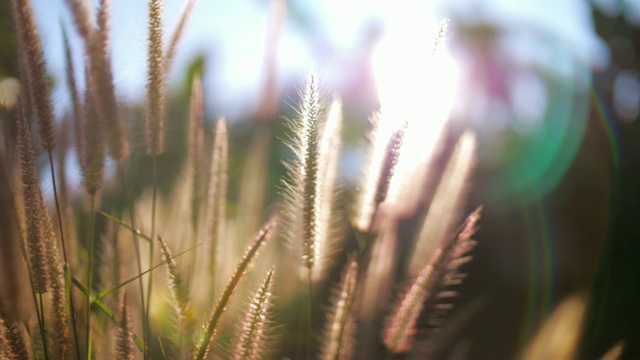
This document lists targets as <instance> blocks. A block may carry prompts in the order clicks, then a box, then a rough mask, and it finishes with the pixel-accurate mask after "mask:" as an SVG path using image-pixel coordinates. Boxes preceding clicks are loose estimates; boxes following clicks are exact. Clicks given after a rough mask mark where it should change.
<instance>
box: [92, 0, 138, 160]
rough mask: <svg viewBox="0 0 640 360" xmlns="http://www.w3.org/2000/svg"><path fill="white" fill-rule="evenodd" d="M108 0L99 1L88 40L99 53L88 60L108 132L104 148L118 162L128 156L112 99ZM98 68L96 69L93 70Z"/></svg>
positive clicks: (121, 125) (127, 146) (116, 102)
mask: <svg viewBox="0 0 640 360" xmlns="http://www.w3.org/2000/svg"><path fill="white" fill-rule="evenodd" d="M110 8H111V4H110V0H100V6H99V8H98V16H97V22H98V29H97V31H94V36H93V39H92V40H91V48H94V47H95V48H96V52H97V51H99V54H96V55H94V56H95V57H96V60H93V61H92V67H93V69H92V73H93V76H94V77H96V79H97V80H98V88H99V92H100V95H99V96H100V97H101V98H102V101H101V103H100V104H99V105H102V108H101V111H103V112H104V114H103V117H104V121H105V128H106V129H107V131H108V141H107V145H108V147H109V154H110V155H111V157H112V158H113V159H114V160H116V161H120V160H122V159H124V158H125V157H126V156H127V155H128V154H129V143H128V140H127V136H126V132H125V130H124V128H123V124H122V120H121V119H120V110H119V106H118V101H117V99H116V96H115V87H114V85H113V73H112V72H111V54H110V49H109V31H110V29H109V24H110V20H111V13H110ZM99 65H100V68H98V69H96V67H97V66H99Z"/></svg>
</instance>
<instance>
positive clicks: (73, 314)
mask: <svg viewBox="0 0 640 360" xmlns="http://www.w3.org/2000/svg"><path fill="white" fill-rule="evenodd" d="M48 153H49V169H50V170H51V183H52V184H53V198H54V199H55V202H56V213H57V215H58V226H59V227H60V242H61V243H62V257H63V260H64V272H65V277H64V279H65V288H67V284H66V282H67V279H68V278H67V276H66V274H67V273H70V271H71V270H70V268H69V262H68V261H67V247H66V245H65V244H66V242H65V239H64V226H62V211H60V201H59V200H58V187H57V185H56V172H55V167H54V166H53V156H52V154H51V150H49V151H48ZM67 295H68V300H67V301H69V309H70V312H71V323H72V325H73V340H74V345H75V348H76V355H77V357H78V359H79V358H80V343H79V341H78V327H77V319H76V310H75V306H74V304H73V297H72V296H71V292H69V293H68V294H67Z"/></svg>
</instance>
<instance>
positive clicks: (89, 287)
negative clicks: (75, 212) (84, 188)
mask: <svg viewBox="0 0 640 360" xmlns="http://www.w3.org/2000/svg"><path fill="white" fill-rule="evenodd" d="M95 210H96V195H95V194H92V195H91V212H90V213H89V216H90V225H89V226H90V230H89V234H90V235H89V261H88V263H89V269H88V270H87V292H88V294H87V320H86V323H87V326H86V332H87V333H86V341H87V359H91V342H90V340H91V291H92V289H93V286H92V284H93V252H94V246H95V240H94V237H95V231H96V216H95Z"/></svg>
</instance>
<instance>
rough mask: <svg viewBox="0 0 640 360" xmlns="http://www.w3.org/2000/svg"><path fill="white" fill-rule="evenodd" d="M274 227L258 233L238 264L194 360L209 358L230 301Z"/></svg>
mask: <svg viewBox="0 0 640 360" xmlns="http://www.w3.org/2000/svg"><path fill="white" fill-rule="evenodd" d="M273 227H274V224H273V223H268V224H267V225H265V227H264V228H263V229H262V230H261V231H260V232H259V233H258V236H257V237H256V238H255V240H254V241H253V243H251V245H249V247H248V248H247V250H246V251H245V253H244V255H243V256H242V259H241V260H240V263H238V266H237V267H236V269H235V271H234V273H233V275H232V276H231V279H229V282H228V283H227V286H226V287H225V288H224V290H223V292H222V295H220V298H219V299H218V301H217V302H216V305H215V307H214V309H213V311H212V313H211V316H210V317H209V321H208V322H207V324H206V325H205V326H204V332H203V333H202V335H201V337H200V340H199V341H198V343H197V345H196V348H195V351H194V357H193V358H194V359H196V360H202V359H205V358H206V357H207V354H208V353H209V348H210V346H211V341H212V340H213V337H214V335H215V333H216V330H217V329H218V325H219V324H220V320H221V319H222V316H223V315H224V313H225V311H226V309H227V307H228V305H229V300H230V299H231V297H232V296H233V294H234V292H235V290H236V288H237V287H238V284H239V283H240V280H242V278H243V277H244V274H245V272H246V271H247V268H248V267H249V264H251V263H252V262H253V259H254V258H255V257H256V255H257V254H258V250H260V247H261V246H262V245H263V244H264V243H265V242H266V240H267V238H268V236H269V233H270V232H271V230H272V229H273Z"/></svg>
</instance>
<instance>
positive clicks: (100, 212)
mask: <svg viewBox="0 0 640 360" xmlns="http://www.w3.org/2000/svg"><path fill="white" fill-rule="evenodd" d="M98 213H99V214H100V215H102V216H104V217H105V218H107V220H110V221H113V222H114V223H116V224H118V225H120V226H122V227H124V228H126V229H129V230H131V231H133V232H134V233H135V234H136V235H137V236H139V237H141V238H143V239H145V240H147V241H148V242H151V237H149V236H147V235H145V234H143V233H142V231H140V230H139V229H136V228H134V227H132V226H131V225H129V224H127V223H125V222H123V221H122V220H120V219H118V218H116V217H113V216H111V215H109V214H107V213H105V212H103V211H101V210H98Z"/></svg>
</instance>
